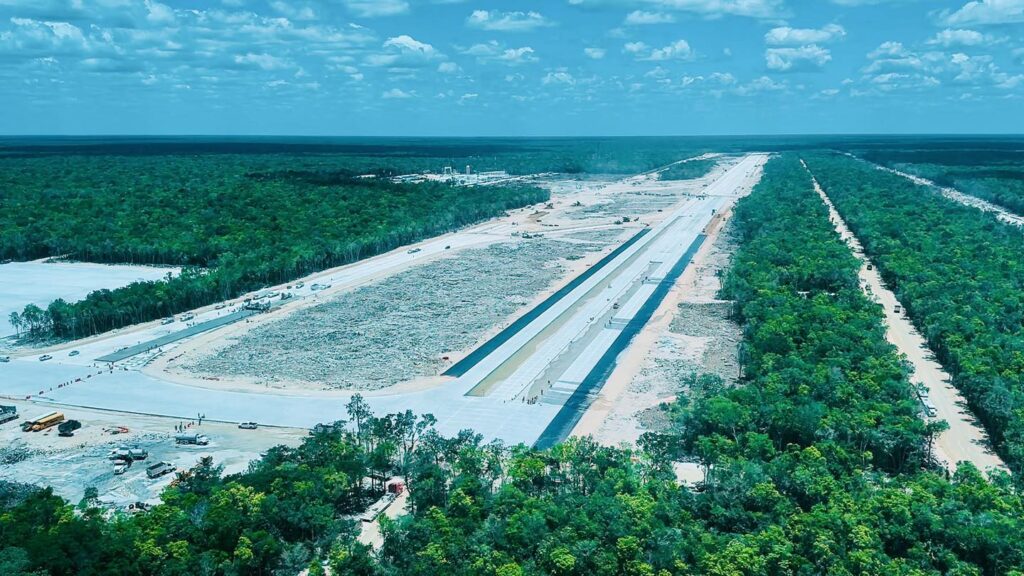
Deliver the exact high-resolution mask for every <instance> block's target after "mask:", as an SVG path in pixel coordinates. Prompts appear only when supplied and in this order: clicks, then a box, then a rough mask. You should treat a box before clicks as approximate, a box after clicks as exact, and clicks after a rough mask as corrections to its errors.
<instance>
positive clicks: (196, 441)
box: [174, 433, 210, 446]
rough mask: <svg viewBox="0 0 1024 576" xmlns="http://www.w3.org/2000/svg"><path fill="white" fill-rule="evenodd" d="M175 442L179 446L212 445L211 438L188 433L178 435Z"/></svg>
mask: <svg viewBox="0 0 1024 576" xmlns="http://www.w3.org/2000/svg"><path fill="white" fill-rule="evenodd" d="M174 441H175V442H176V443H178V444H190V445H193V446H206V445H207V444H209V443H210V437H209V436H206V435H205V434H198V433H187V434H178V435H177V436H175V437H174Z"/></svg>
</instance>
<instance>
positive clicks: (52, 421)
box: [21, 412, 64, 432]
mask: <svg viewBox="0 0 1024 576" xmlns="http://www.w3.org/2000/svg"><path fill="white" fill-rule="evenodd" d="M63 421H64V414H62V413H60V412H50V413H49V414H47V415H45V416H40V417H39V418H36V419H35V420H28V421H26V422H25V423H24V424H22V425H21V429H22V431H24V432H39V431H40V430H46V429H47V428H52V427H54V426H56V425H58V424H60V423H61V422H63Z"/></svg>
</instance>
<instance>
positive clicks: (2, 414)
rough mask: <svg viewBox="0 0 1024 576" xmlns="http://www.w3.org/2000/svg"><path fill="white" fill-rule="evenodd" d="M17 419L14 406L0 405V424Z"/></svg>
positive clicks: (16, 410) (16, 409)
mask: <svg viewBox="0 0 1024 576" xmlns="http://www.w3.org/2000/svg"><path fill="white" fill-rule="evenodd" d="M17 419H18V408H17V407H16V406H0V424H7V423H8V422H11V421H13V420H17Z"/></svg>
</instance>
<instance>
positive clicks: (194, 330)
mask: <svg viewBox="0 0 1024 576" xmlns="http://www.w3.org/2000/svg"><path fill="white" fill-rule="evenodd" d="M255 314H259V312H257V311H254V310H245V309H242V310H238V311H235V312H230V313H228V314H226V315H224V316H221V317H219V318H214V319H213V320H207V321H205V322H199V323H197V324H193V325H191V326H189V327H187V328H184V329H182V330H178V331H176V332H171V333H170V334H165V335H164V336H159V337H157V338H154V339H152V340H147V341H145V342H143V343H141V344H136V345H135V346H128V347H127V348H122V349H121V350H118V351H116V352H112V353H110V354H107V355H105V356H100V357H99V358H97V359H96V361H97V362H120V361H122V360H127V359H128V358H131V357H133V356H138V355H139V354H142V353H145V352H149V351H150V350H156V349H157V348H161V347H163V346H167V345H168V344H173V343H174V342H177V341H179V340H184V339H185V338H189V337H191V336H195V335H196V334H202V333H203V332H209V331H210V330H213V329H215V328H220V327H221V326H227V325H228V324H232V323H234V322H238V321H239V320H243V319H245V318H248V317H249V316H253V315H255Z"/></svg>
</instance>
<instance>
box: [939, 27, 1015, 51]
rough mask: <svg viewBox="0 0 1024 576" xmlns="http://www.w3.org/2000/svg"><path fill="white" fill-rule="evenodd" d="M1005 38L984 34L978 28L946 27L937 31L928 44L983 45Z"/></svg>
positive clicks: (945, 46)
mask: <svg viewBox="0 0 1024 576" xmlns="http://www.w3.org/2000/svg"><path fill="white" fill-rule="evenodd" d="M1002 41H1003V38H999V37H996V36H992V35H991V34H982V33H981V32H978V31H977V30H964V29H952V28H946V29H945V30H943V31H941V32H937V33H936V34H935V36H934V37H932V38H931V39H929V40H928V44H931V45H937V46H942V47H944V48H950V47H952V46H982V45H986V44H997V43H999V42H1002Z"/></svg>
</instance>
